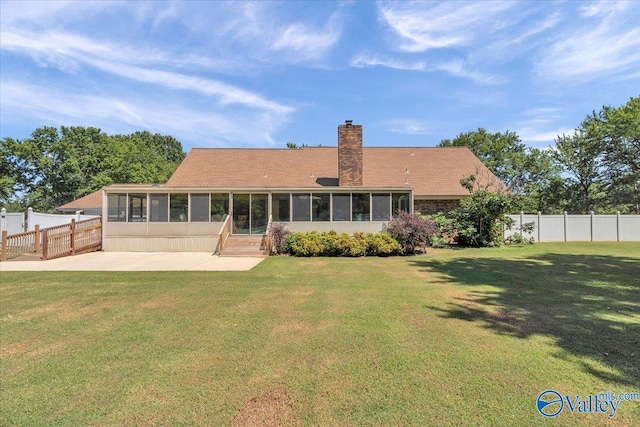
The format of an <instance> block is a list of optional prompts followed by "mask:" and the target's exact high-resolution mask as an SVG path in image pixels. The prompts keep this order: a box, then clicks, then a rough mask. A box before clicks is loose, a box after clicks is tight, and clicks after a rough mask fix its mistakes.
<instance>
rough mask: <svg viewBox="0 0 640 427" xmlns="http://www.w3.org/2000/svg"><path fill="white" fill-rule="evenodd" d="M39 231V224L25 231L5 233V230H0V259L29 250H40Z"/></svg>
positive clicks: (4, 259)
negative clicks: (31, 229) (0, 238)
mask: <svg viewBox="0 0 640 427" xmlns="http://www.w3.org/2000/svg"><path fill="white" fill-rule="evenodd" d="M40 243H41V233H40V226H38V225H36V227H35V230H33V231H27V232H25V233H18V234H12V235H9V234H7V230H3V231H2V246H1V249H0V261H6V260H7V258H9V257H14V256H18V255H22V254H26V253H29V252H34V253H35V252H38V251H39V250H40Z"/></svg>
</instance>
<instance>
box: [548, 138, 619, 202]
mask: <svg viewBox="0 0 640 427" xmlns="http://www.w3.org/2000/svg"><path fill="white" fill-rule="evenodd" d="M603 154H604V146H603V144H602V143H601V141H600V140H599V139H598V138H597V137H595V136H594V135H593V134H589V133H588V132H586V131H585V130H584V129H577V130H576V131H575V132H574V133H573V135H562V136H559V137H557V138H556V145H555V150H554V151H553V156H554V159H555V161H556V163H557V165H558V166H559V167H561V168H562V169H563V171H564V172H565V174H566V180H565V184H566V185H565V193H566V194H567V197H566V198H567V199H568V200H567V201H568V204H567V206H566V210H567V211H568V212H569V213H585V214H586V213H589V212H591V211H598V212H602V211H604V210H606V209H605V204H606V201H605V196H606V194H605V193H604V191H603V190H604V181H603V171H604V169H603V164H602V158H603Z"/></svg>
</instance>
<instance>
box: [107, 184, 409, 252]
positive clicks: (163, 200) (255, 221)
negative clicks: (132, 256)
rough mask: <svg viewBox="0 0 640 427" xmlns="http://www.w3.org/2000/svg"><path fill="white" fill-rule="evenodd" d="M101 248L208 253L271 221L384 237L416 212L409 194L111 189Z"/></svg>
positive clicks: (365, 190) (263, 228)
mask: <svg viewBox="0 0 640 427" xmlns="http://www.w3.org/2000/svg"><path fill="white" fill-rule="evenodd" d="M104 198H105V203H103V206H104V207H105V212H103V218H106V221H105V222H104V226H103V228H104V232H103V233H104V238H103V247H104V250H107V251H109V250H116V251H195V252H199V251H211V252H214V251H215V249H216V247H217V244H218V239H219V236H220V233H221V230H222V229H223V227H224V225H225V221H229V223H230V231H231V234H236V235H252V234H256V235H260V234H265V233H266V231H267V227H268V224H269V221H271V222H283V223H285V224H286V225H287V226H288V227H289V229H291V230H292V231H312V230H316V231H328V230H336V231H338V232H347V233H353V232H357V231H363V232H377V231H381V230H382V228H383V226H384V224H385V223H386V222H388V221H389V219H390V218H391V217H392V216H393V215H394V213H396V212H398V211H408V212H410V211H411V210H412V206H413V194H412V192H411V190H407V188H363V187H357V188H351V189H349V188H344V187H339V188H331V189H329V188H327V189H322V191H319V189H318V188H309V189H291V188H276V189H264V188H263V189H234V190H227V191H223V190H220V189H207V190H205V189H201V188H197V189H196V188H175V187H171V188H169V187H166V186H164V185H154V186H131V185H122V186H117V185H114V186H110V187H107V188H105V192H104Z"/></svg>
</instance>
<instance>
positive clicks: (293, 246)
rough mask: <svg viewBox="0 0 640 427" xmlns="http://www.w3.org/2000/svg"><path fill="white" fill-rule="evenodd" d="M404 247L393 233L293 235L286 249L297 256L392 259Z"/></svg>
mask: <svg viewBox="0 0 640 427" xmlns="http://www.w3.org/2000/svg"><path fill="white" fill-rule="evenodd" d="M401 249H402V248H401V246H400V244H399V243H398V242H397V241H396V240H395V239H394V238H393V237H391V235H390V234H389V233H355V234H354V235H353V236H349V235H348V234H346V233H341V234H338V233H336V232H335V231H328V232H324V233H318V232H317V231H312V232H309V233H290V234H289V235H288V237H287V238H286V241H285V243H284V244H283V250H284V251H286V252H287V253H290V254H291V255H294V256H301V257H302V256H351V257H360V256H366V255H373V256H376V255H379V256H389V255H396V254H399V253H401Z"/></svg>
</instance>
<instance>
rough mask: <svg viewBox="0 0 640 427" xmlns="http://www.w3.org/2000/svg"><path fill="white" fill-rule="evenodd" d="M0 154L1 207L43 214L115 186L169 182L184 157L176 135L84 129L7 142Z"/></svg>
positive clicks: (43, 131) (42, 131) (45, 131)
mask: <svg viewBox="0 0 640 427" xmlns="http://www.w3.org/2000/svg"><path fill="white" fill-rule="evenodd" d="M0 155H1V156H2V157H1V159H0V168H1V172H2V175H1V176H2V178H0V185H1V186H0V202H2V203H13V204H14V205H18V206H21V207H22V208H25V207H27V206H31V207H33V208H34V209H38V210H43V211H52V210H53V209H55V208H56V207H57V206H60V205H63V204H65V203H68V202H70V201H72V200H74V199H76V198H78V197H82V196H84V195H86V194H89V193H92V192H94V191H96V190H98V189H100V188H102V187H103V186H106V185H110V184H114V183H156V182H165V181H166V180H167V179H168V178H169V176H170V175H171V174H172V173H173V171H174V170H175V169H176V168H177V166H178V165H179V164H180V162H181V161H182V159H183V158H184V156H185V154H184V152H183V150H182V144H181V143H180V142H179V141H178V140H176V139H175V138H173V137H172V136H164V135H159V134H151V133H149V132H146V131H144V132H135V133H133V134H131V135H113V136H111V135H107V134H106V133H104V132H102V131H101V130H100V129H98V128H94V127H80V126H77V127H65V126H62V127H61V128H60V130H58V129H57V128H55V127H42V128H38V129H36V130H35V131H34V132H33V133H32V134H31V137H29V138H25V139H23V140H17V139H13V138H4V139H3V140H2V141H1V142H0Z"/></svg>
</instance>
